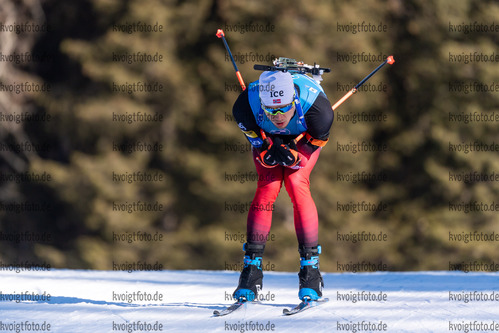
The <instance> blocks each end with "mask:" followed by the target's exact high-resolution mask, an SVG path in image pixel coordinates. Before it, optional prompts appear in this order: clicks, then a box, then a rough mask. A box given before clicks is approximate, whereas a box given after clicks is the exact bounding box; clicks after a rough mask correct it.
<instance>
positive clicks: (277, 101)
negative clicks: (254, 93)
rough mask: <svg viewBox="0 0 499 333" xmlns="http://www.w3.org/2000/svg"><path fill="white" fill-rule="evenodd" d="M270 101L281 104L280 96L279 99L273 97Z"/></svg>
mask: <svg viewBox="0 0 499 333" xmlns="http://www.w3.org/2000/svg"><path fill="white" fill-rule="evenodd" d="M272 103H274V104H281V99H280V98H279V99H273V100H272Z"/></svg>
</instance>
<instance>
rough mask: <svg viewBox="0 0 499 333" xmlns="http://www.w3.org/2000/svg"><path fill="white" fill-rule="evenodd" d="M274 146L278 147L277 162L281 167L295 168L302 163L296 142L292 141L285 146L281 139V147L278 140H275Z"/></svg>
mask: <svg viewBox="0 0 499 333" xmlns="http://www.w3.org/2000/svg"><path fill="white" fill-rule="evenodd" d="M274 145H275V146H277V149H276V154H277V156H276V160H277V163H279V164H280V165H282V166H286V167H293V166H295V165H296V164H298V162H300V156H299V155H298V149H297V148H296V143H295V141H294V140H291V142H290V143H288V144H285V143H283V142H282V140H281V139H279V145H277V143H276V140H274Z"/></svg>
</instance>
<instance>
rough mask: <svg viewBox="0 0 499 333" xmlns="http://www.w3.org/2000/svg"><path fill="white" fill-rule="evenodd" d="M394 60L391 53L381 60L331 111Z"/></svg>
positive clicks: (297, 139)
mask: <svg viewBox="0 0 499 333" xmlns="http://www.w3.org/2000/svg"><path fill="white" fill-rule="evenodd" d="M394 62H395V59H393V56H392V55H391V56H389V57H388V58H386V60H385V61H383V63H382V64H381V65H379V66H378V67H376V69H375V70H373V71H372V72H371V73H370V74H369V75H367V76H366V77H365V78H363V79H362V80H361V81H360V82H359V83H357V85H355V87H353V88H352V89H351V90H350V91H349V92H347V93H346V94H345V96H343V97H342V98H341V99H340V100H339V101H338V102H336V103H335V104H334V105H333V111H334V110H336V109H337V108H338V106H340V105H341V104H343V102H344V101H346V100H347V99H348V98H349V97H350V96H352V95H353V94H355V93H356V92H357V90H358V89H359V88H360V86H362V85H363V84H364V83H366V81H367V80H369V79H370V78H371V76H373V75H374V74H375V73H376V72H377V71H379V70H380V69H381V67H383V66H384V65H386V64H387V63H388V64H390V65H392V64H393V63H394ZM304 136H305V132H303V133H302V134H300V135H298V136H297V137H296V138H295V142H298V141H300V139H301V138H302V137H304Z"/></svg>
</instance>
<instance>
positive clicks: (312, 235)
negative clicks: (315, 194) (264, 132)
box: [247, 148, 321, 246]
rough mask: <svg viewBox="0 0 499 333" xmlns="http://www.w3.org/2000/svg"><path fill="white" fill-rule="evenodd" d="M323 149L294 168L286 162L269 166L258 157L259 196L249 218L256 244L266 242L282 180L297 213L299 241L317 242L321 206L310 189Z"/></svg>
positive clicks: (251, 239)
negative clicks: (311, 177) (314, 170)
mask: <svg viewBox="0 0 499 333" xmlns="http://www.w3.org/2000/svg"><path fill="white" fill-rule="evenodd" d="M320 151H321V149H320V148H319V149H317V150H316V151H315V152H313V153H312V154H311V155H310V157H309V158H308V162H307V163H306V165H305V166H304V167H303V168H301V169H290V168H287V167H283V166H280V165H279V166H277V167H274V168H265V167H263V166H262V165H261V164H260V162H258V161H257V160H256V156H257V153H256V151H253V161H254V163H255V166H256V171H257V173H258V183H257V189H256V193H255V197H254V199H253V202H252V204H251V209H250V211H249V214H248V221H247V238H248V241H249V242H251V243H254V244H265V242H266V240H267V236H268V234H269V232H270V226H271V224H272V209H269V207H272V208H273V207H274V202H275V200H276V199H277V195H278V194H279V191H280V190H281V187H282V183H283V182H284V186H285V188H286V191H287V192H288V194H289V197H290V198H291V202H292V203H293V216H294V225H295V231H296V237H297V238H298V244H299V245H304V246H317V243H318V237H319V235H318V227H319V218H318V215H317V208H316V206H315V202H314V200H313V199H312V195H311V193H310V172H311V171H312V169H313V168H314V166H315V163H316V162H317V159H318V158H319V154H320Z"/></svg>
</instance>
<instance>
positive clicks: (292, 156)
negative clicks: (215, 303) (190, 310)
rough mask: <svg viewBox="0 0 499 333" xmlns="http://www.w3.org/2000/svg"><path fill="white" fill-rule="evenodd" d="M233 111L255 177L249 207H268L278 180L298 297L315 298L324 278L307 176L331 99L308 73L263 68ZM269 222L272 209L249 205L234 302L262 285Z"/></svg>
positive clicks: (328, 120) (324, 136)
mask: <svg viewBox="0 0 499 333" xmlns="http://www.w3.org/2000/svg"><path fill="white" fill-rule="evenodd" d="M233 115H234V118H235V120H236V122H237V124H238V126H239V128H240V129H241V130H242V131H243V132H244V134H245V135H246V138H247V139H248V140H249V142H250V143H251V145H252V154H253V161H254V163H255V167H256V171H257V172H258V176H259V177H258V183H257V188H256V193H255V197H254V199H253V201H252V207H253V206H256V207H262V206H263V207H267V206H272V207H273V204H274V202H275V200H276V199H277V195H278V194H279V191H280V189H281V187H282V183H283V182H284V186H285V188H286V191H287V192H288V194H289V196H290V198H291V201H292V203H293V210H294V226H295V231H296V237H297V239H298V251H299V255H300V272H299V274H298V276H299V293H298V297H299V298H300V299H301V300H305V299H310V300H317V299H319V298H320V297H321V296H322V288H323V286H324V282H323V279H322V276H321V273H320V270H319V254H320V253H321V247H320V245H319V244H318V241H319V240H318V225H319V220H318V215H317V208H316V206H315V203H314V200H313V199H312V196H311V193H310V181H309V178H310V173H311V171H312V170H313V168H314V166H315V164H316V162H317V159H318V158H319V154H320V152H321V149H322V147H324V146H325V144H326V143H327V141H328V140H329V130H330V128H331V125H332V123H333V118H334V113H333V110H332V108H331V103H330V102H329V100H328V98H327V96H326V94H325V93H324V90H323V89H322V87H321V86H320V84H319V83H318V82H317V81H316V80H315V79H312V78H311V77H310V76H308V75H305V74H302V73H290V71H281V70H275V71H264V72H263V73H262V74H261V75H260V77H259V80H258V81H255V82H252V83H251V84H250V85H249V86H248V89H246V90H244V91H243V92H242V93H241V94H240V95H239V97H238V99H237V100H236V102H235V103H234V106H233ZM303 132H305V135H304V136H302V137H301V138H300V140H298V142H295V139H296V138H297V137H298V136H299V135H300V134H301V133H303ZM271 223H272V210H259V209H250V211H249V213H248V218H247V234H246V237H247V242H246V243H245V244H244V247H243V250H244V251H245V256H244V268H243V270H242V272H241V275H240V278H239V284H238V286H237V289H236V290H235V291H234V293H233V297H234V298H235V299H236V300H241V299H243V300H246V301H252V300H255V299H257V295H258V292H259V291H260V290H261V288H262V286H263V283H262V280H263V272H262V257H263V254H264V249H265V243H266V240H267V239H268V238H267V237H268V235H269V232H270V226H271Z"/></svg>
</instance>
